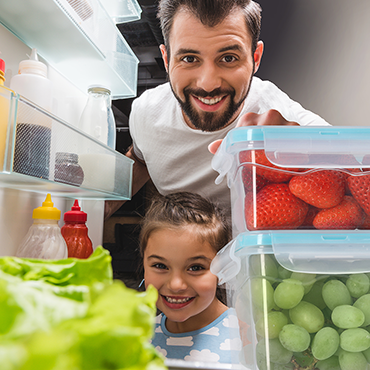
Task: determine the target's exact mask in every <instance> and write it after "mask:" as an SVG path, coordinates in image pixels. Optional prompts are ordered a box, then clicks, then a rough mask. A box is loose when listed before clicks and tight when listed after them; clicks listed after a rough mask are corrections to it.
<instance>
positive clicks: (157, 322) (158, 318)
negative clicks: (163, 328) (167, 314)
mask: <svg viewBox="0 0 370 370" xmlns="http://www.w3.org/2000/svg"><path fill="white" fill-rule="evenodd" d="M161 319H162V317H161V315H158V316H156V317H155V323H156V324H160V323H161Z"/></svg>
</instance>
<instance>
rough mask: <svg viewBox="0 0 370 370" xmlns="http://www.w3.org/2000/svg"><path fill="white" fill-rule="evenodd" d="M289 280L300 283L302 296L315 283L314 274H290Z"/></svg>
mask: <svg viewBox="0 0 370 370" xmlns="http://www.w3.org/2000/svg"><path fill="white" fill-rule="evenodd" d="M290 278H291V279H296V280H299V281H301V282H302V285H303V288H304V294H307V293H308V292H309V291H310V290H311V288H312V286H313V285H314V284H315V281H316V275H315V274H304V273H302V272H292V275H291V276H290Z"/></svg>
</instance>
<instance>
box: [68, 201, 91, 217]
mask: <svg viewBox="0 0 370 370" xmlns="http://www.w3.org/2000/svg"><path fill="white" fill-rule="evenodd" d="M86 220H87V213H85V212H83V211H81V208H80V207H79V205H78V200H77V199H75V202H74V204H73V206H72V208H71V210H70V211H68V212H66V213H65V214H64V221H68V222H86Z"/></svg>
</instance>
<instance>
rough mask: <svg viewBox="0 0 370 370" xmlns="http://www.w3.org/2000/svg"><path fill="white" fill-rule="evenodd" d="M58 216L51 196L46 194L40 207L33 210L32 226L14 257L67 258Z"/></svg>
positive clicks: (58, 212) (59, 213) (58, 211)
mask: <svg viewBox="0 0 370 370" xmlns="http://www.w3.org/2000/svg"><path fill="white" fill-rule="evenodd" d="M60 215H61V212H60V210H59V209H57V208H56V207H54V203H53V202H52V201H51V195H50V194H47V196H46V199H45V201H44V202H43V203H42V206H41V207H38V208H35V209H34V210H33V214H32V218H33V224H32V226H31V227H30V228H29V230H28V232H27V234H26V236H25V237H24V239H23V241H22V242H21V244H20V246H19V248H18V250H17V253H16V256H17V257H25V258H42V259H63V258H67V256H68V250H67V245H66V242H65V240H64V238H63V236H62V234H61V231H60V227H59V225H58V221H59V220H60Z"/></svg>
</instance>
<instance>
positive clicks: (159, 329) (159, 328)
mask: <svg viewBox="0 0 370 370" xmlns="http://www.w3.org/2000/svg"><path fill="white" fill-rule="evenodd" d="M154 332H155V333H163V330H162V328H161V327H160V326H157V327H156V328H155V330H154Z"/></svg>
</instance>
